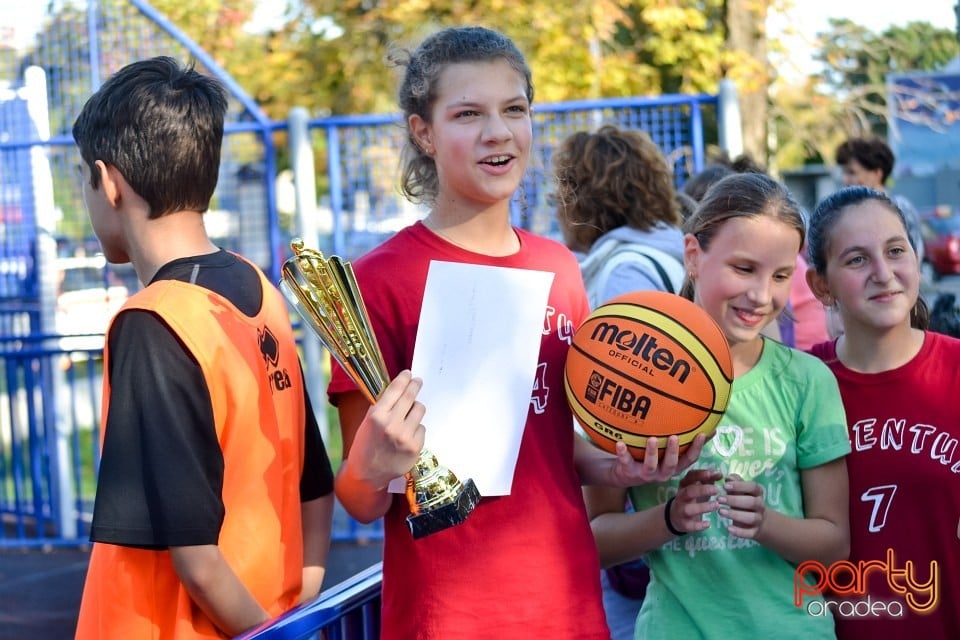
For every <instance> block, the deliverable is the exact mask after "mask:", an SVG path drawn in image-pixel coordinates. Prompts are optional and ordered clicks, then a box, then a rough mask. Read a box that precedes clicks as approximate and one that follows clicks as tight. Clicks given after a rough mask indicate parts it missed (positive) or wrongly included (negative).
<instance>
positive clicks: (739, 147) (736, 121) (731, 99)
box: [717, 78, 743, 158]
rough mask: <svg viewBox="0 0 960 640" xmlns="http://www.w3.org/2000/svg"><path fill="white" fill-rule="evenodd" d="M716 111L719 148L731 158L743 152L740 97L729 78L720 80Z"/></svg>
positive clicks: (735, 86)
mask: <svg viewBox="0 0 960 640" xmlns="http://www.w3.org/2000/svg"><path fill="white" fill-rule="evenodd" d="M718 100H719V102H718V105H717V112H718V116H719V120H720V122H719V125H720V131H719V134H720V136H719V137H720V148H721V149H723V150H724V151H726V152H727V154H728V155H729V156H730V157H731V158H736V157H737V156H739V155H740V154H742V153H743V122H742V121H741V120H740V99H739V98H738V97H737V85H735V84H734V82H733V80H730V79H729V78H723V79H722V80H720V91H719V95H718Z"/></svg>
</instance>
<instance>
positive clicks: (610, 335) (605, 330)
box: [590, 322, 690, 383]
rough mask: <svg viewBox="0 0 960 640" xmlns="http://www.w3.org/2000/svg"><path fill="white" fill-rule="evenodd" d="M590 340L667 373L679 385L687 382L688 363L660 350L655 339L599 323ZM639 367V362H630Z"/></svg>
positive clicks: (612, 325) (644, 334)
mask: <svg viewBox="0 0 960 640" xmlns="http://www.w3.org/2000/svg"><path fill="white" fill-rule="evenodd" d="M590 339H591V340H595V341H597V342H603V343H606V344H608V345H611V346H615V347H616V348H617V349H618V350H620V351H621V352H624V351H625V352H628V353H631V354H633V355H634V356H637V357H639V358H641V359H642V360H643V361H644V362H647V363H650V364H652V365H653V366H654V367H655V368H657V369H659V370H660V371H669V372H670V377H671V378H677V379H678V380H679V381H680V382H681V383H683V382H686V381H687V376H689V375H690V363H689V362H687V361H686V360H684V359H682V358H676V357H675V356H674V355H673V353H672V352H671V351H670V350H669V349H664V348H661V347H660V345H658V344H657V339H656V338H655V337H654V336H651V335H650V334H649V333H646V332H644V333H643V334H641V335H640V336H639V337H638V336H637V334H636V333H634V332H633V331H631V330H630V329H621V328H620V326H619V325H616V324H613V323H609V322H600V323H599V324H597V326H596V327H595V328H594V330H593V333H592V334H590ZM631 364H633V365H634V366H639V365H640V363H639V362H631Z"/></svg>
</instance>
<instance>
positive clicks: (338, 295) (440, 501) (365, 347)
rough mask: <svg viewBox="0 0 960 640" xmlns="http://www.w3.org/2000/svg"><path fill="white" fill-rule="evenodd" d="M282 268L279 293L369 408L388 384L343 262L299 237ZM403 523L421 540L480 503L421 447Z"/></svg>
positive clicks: (408, 477)
mask: <svg viewBox="0 0 960 640" xmlns="http://www.w3.org/2000/svg"><path fill="white" fill-rule="evenodd" d="M290 247H291V249H293V253H294V255H293V257H291V258H289V259H288V260H287V261H286V262H284V264H283V268H282V279H281V281H280V290H281V291H282V292H283V295H284V296H285V297H286V299H287V300H288V301H289V302H290V304H291V305H292V306H293V307H294V308H295V309H296V310H297V312H298V313H299V314H300V316H301V317H302V318H303V320H304V322H306V323H307V325H308V326H309V327H310V328H311V329H313V331H314V333H316V334H317V336H318V337H319V338H320V341H321V342H322V343H323V345H324V346H325V347H326V348H327V349H328V350H329V351H330V354H331V355H332V356H333V357H334V358H336V360H337V362H338V363H340V366H341V367H343V369H344V371H346V373H347V374H348V375H349V376H350V378H351V379H352V380H353V381H354V383H355V384H356V385H357V387H358V388H359V389H360V391H361V392H362V393H363V394H364V395H365V396H366V398H367V400H369V401H370V403H371V404H373V403H374V402H376V400H377V398H378V397H379V396H380V394H381V393H382V392H383V390H384V388H386V386H387V384H388V383H389V382H390V378H389V375H388V373H387V368H386V365H385V364H384V362H383V356H382V355H381V353H380V347H379V346H378V344H377V341H376V336H374V333H373V327H372V326H371V324H370V319H369V317H368V316H367V310H366V307H365V306H364V304H363V299H362V298H361V297H360V289H359V287H358V286H357V281H356V278H355V277H354V274H353V267H352V266H351V264H350V263H349V262H345V261H343V260H342V259H341V258H340V257H338V256H331V257H329V258H324V256H323V254H322V253H321V252H319V251H317V250H314V249H308V248H306V247H305V246H304V244H303V241H302V240H300V239H299V238H297V239H294V240H293V241H292V242H291V243H290ZM406 481H407V483H406V495H407V502H408V503H409V506H410V515H409V516H408V517H407V525H408V526H409V527H410V532H411V533H412V534H413V537H414V538H422V537H424V536H427V535H429V534H431V533H435V532H437V531H441V530H442V529H446V528H447V527H451V526H453V525H456V524H460V523H461V522H463V521H464V520H466V518H467V516H468V515H470V512H471V511H473V508H474V507H475V506H476V505H477V502H479V500H480V493H479V492H478V491H477V487H476V485H475V484H474V482H473V480H472V479H467V480H466V481H465V482H460V480H458V479H457V477H456V476H455V475H454V474H453V473H452V472H451V471H450V470H448V469H446V468H445V467H443V466H442V465H441V464H440V463H439V462H438V461H437V458H436V456H434V455H433V454H432V453H430V452H429V451H428V450H426V449H424V450H422V451H421V452H420V456H419V457H418V458H417V462H416V464H414V466H413V468H412V469H411V470H410V471H409V472H408V473H407V474H406Z"/></svg>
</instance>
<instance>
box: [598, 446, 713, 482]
mask: <svg viewBox="0 0 960 640" xmlns="http://www.w3.org/2000/svg"><path fill="white" fill-rule="evenodd" d="M666 441H667V444H666V447H665V448H664V449H662V451H663V452H664V453H663V455H662V457H661V456H660V454H659V452H660V451H661V449H660V439H658V438H657V437H656V436H653V437H650V438H648V439H647V449H646V452H645V455H644V456H642V457H640V458H637V457H635V456H634V454H633V452H631V451H630V448H629V447H628V446H627V445H626V444H624V443H623V442H617V443H616V448H615V451H614V453H615V454H616V456H617V459H616V463H615V465H614V467H613V481H612V482H611V483H610V485H611V486H614V487H634V486H637V485H639V484H645V483H647V482H664V481H666V480H669V479H670V478H672V477H673V476H675V475H677V474H680V473H683V472H684V471H686V470H687V469H688V468H689V467H690V465H692V464H693V463H694V462H696V461H697V458H699V457H700V452H701V451H702V450H703V445H704V444H706V442H707V437H706V436H705V435H703V434H697V436H696V437H695V438H694V439H693V442H692V443H690V445H689V447H687V448H686V450H685V451H684V452H683V453H682V454H681V453H680V439H679V438H678V437H677V436H675V435H674V436H670V437H668V438H666Z"/></svg>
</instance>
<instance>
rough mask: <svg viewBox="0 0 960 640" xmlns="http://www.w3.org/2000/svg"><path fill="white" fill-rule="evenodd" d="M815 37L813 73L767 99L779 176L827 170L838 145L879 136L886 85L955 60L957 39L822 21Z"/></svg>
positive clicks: (914, 25)
mask: <svg viewBox="0 0 960 640" xmlns="http://www.w3.org/2000/svg"><path fill="white" fill-rule="evenodd" d="M829 25H830V28H829V29H828V30H827V31H826V32H825V33H822V34H819V38H820V43H821V44H820V48H819V50H818V52H817V54H816V55H815V59H816V61H817V62H819V63H820V65H821V66H822V67H821V70H820V71H819V72H817V73H815V74H814V75H812V76H811V77H809V78H806V79H804V80H803V81H802V83H800V84H795V85H793V86H785V87H777V88H776V90H775V91H774V92H772V103H773V107H774V108H773V118H774V122H775V126H776V132H777V145H776V156H777V164H778V166H779V167H781V168H792V167H797V166H799V165H801V164H807V163H820V162H825V163H827V164H829V163H831V162H832V160H833V150H834V149H835V148H836V146H837V145H838V144H839V143H840V142H841V141H842V140H843V139H844V138H846V137H849V136H855V135H868V134H875V135H879V136H881V137H885V136H886V135H887V99H886V78H887V75H888V74H890V73H904V72H908V71H933V70H936V69H939V68H942V67H943V66H944V65H945V64H946V63H947V62H949V61H950V60H952V59H953V58H954V57H955V56H957V55H960V44H958V42H957V35H956V34H955V33H954V32H953V31H952V30H950V29H939V28H936V27H934V26H932V25H930V24H929V23H926V22H911V23H908V24H906V25H903V26H891V27H890V28H888V29H886V30H885V31H883V32H881V33H875V32H872V31H870V30H869V29H866V28H864V27H862V26H860V25H858V24H856V23H854V22H852V21H850V20H836V19H833V20H830V22H829Z"/></svg>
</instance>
